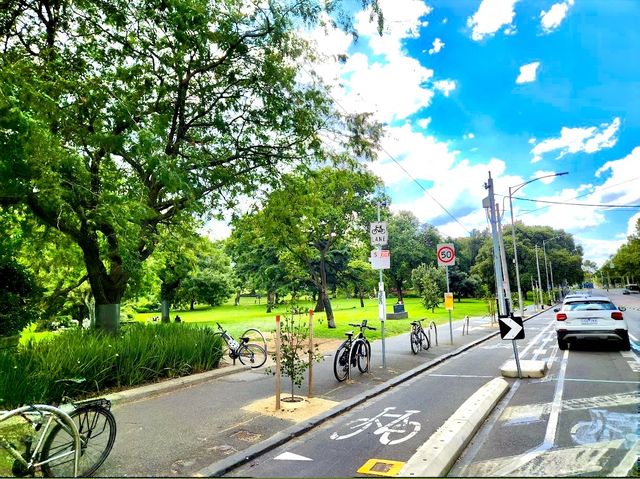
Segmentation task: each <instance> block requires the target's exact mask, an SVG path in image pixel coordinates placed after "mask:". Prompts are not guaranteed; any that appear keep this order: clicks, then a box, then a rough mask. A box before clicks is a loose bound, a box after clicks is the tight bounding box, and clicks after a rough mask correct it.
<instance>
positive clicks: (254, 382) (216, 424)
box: [96, 317, 499, 477]
mask: <svg viewBox="0 0 640 479" xmlns="http://www.w3.org/2000/svg"><path fill="white" fill-rule="evenodd" d="M405 321H406V320H405ZM407 327H408V323H407ZM467 329H468V332H467ZM434 333H435V332H432V347H431V348H430V349H429V350H428V351H426V352H425V351H421V352H420V353H419V354H417V355H414V354H412V352H411V349H410V344H409V335H408V333H407V334H402V335H399V336H395V337H391V338H386V340H385V358H386V368H383V367H382V359H381V358H382V354H381V346H382V342H381V341H379V340H378V341H375V342H374V343H373V344H372V368H371V373H370V374H363V375H361V374H360V373H359V372H356V373H354V377H353V378H352V380H350V381H346V382H343V383H339V382H337V381H336V379H335V378H334V376H333V352H332V351H328V352H327V353H325V355H324V361H322V362H320V363H315V364H314V370H313V378H314V383H313V393H314V394H313V396H314V399H312V400H311V403H312V404H313V403H314V402H316V403H320V406H321V407H320V409H318V410H317V411H316V410H314V409H313V408H311V409H310V414H314V413H316V412H317V414H315V415H314V416H313V417H311V418H303V419H301V418H300V416H296V415H290V416H287V414H280V415H276V414H273V413H268V412H267V411H266V409H265V407H264V405H262V407H260V405H259V403H256V401H259V400H263V402H265V401H266V402H267V403H269V398H274V397H275V380H274V377H273V376H272V375H268V374H266V372H265V367H263V368H260V369H257V370H251V369H246V368H245V367H243V366H228V367H224V368H221V369H218V370H215V371H212V372H208V373H203V374H200V375H194V376H190V377H188V378H181V379H176V380H170V381H166V382H163V383H160V384H155V385H151V386H146V387H142V388H136V389H132V390H129V391H125V392H123V393H117V394H114V395H112V396H111V399H112V400H113V403H114V405H113V412H114V415H115V417H116V421H117V427H118V434H117V438H116V443H115V445H114V448H113V451H112V453H111V455H110V456H109V457H108V459H107V460H106V461H105V463H104V464H103V466H102V467H101V468H100V469H99V470H98V471H97V474H96V475H97V476H101V477H127V476H129V477H149V476H153V477H166V476H183V477H184V476H202V475H205V476H208V475H222V474H223V473H224V472H226V471H227V470H231V468H233V466H235V465H239V464H240V463H241V462H243V461H244V460H245V459H246V458H247V457H253V456H255V455H257V454H259V453H260V452H264V451H266V450H269V449H271V448H273V447H275V446H277V445H278V444H280V443H282V442H284V441H286V440H287V439H288V438H291V437H295V436H297V435H299V434H301V433H302V432H304V431H305V430H307V429H309V428H310V427H313V426H314V425H317V424H320V423H321V422H322V421H323V420H326V419H328V418H329V417H332V416H334V415H337V414H340V413H341V412H343V411H345V410H348V409H350V408H351V407H353V406H355V405H357V404H359V403H361V402H363V401H366V400H367V398H369V397H372V396H374V395H377V394H380V393H381V392H384V391H385V390H388V389H389V388H391V387H393V386H394V385H396V384H399V383H400V382H402V381H405V380H407V379H409V378H410V377H413V376H415V375H417V374H420V372H422V371H424V370H426V369H428V368H429V367H432V366H433V365H435V364H437V363H439V362H441V361H443V360H445V359H446V358H447V357H451V355H457V354H460V353H462V352H463V351H464V350H465V349H467V348H469V347H471V346H472V344H474V343H478V342H483V341H484V340H487V339H489V338H490V337H494V336H496V335H498V334H499V330H498V326H497V323H494V324H491V321H490V320H489V318H486V317H485V318H471V321H470V324H469V327H468V328H465V331H464V333H465V334H463V322H462V321H456V322H454V323H453V344H451V341H450V331H449V325H448V324H443V325H440V326H439V327H438V330H437V334H438V345H436V344H435V334H434ZM287 381H288V379H287V378H283V381H282V384H283V391H285V392H287V391H289V392H290V387H289V386H288V384H287ZM288 387H289V389H287V388H288ZM295 393H296V394H299V395H303V396H305V395H307V393H308V391H307V381H306V380H305V382H304V383H303V385H302V388H301V389H298V388H296V390H295ZM465 399H466V398H452V400H454V401H458V402H459V403H460V404H462V403H463V402H464V401H465ZM273 402H274V403H275V400H274V401H273ZM274 405H275V404H274ZM271 409H273V406H271Z"/></svg>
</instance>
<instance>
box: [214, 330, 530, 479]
mask: <svg viewBox="0 0 640 479" xmlns="http://www.w3.org/2000/svg"><path fill="white" fill-rule="evenodd" d="M530 322H531V321H529V322H527V324H529V323H530ZM528 341H531V339H527V340H524V341H522V342H521V343H522V345H523V346H524V345H525V344H526V343H527V342H528ZM512 358H513V349H512V345H511V342H510V341H502V340H501V339H500V338H499V336H498V337H497V338H495V339H491V340H489V341H487V342H486V343H483V344H482V345H480V346H477V347H475V348H473V349H471V350H468V351H466V352H464V353H462V354H461V355H459V356H457V357H454V358H450V359H448V360H447V361H446V362H444V363H441V364H440V365H438V366H436V367H434V368H432V369H429V370H428V371H427V372H424V373H422V374H420V375H419V376H417V377H415V378H413V379H411V380H409V381H407V382H405V383H402V384H400V385H398V386H396V387H395V388H393V389H391V390H389V391H388V392H386V393H383V394H381V395H380V396H377V397H376V398H373V399H371V400H369V401H367V402H366V403H364V404H362V405H360V406H358V407H355V408H353V409H352V410H351V411H349V412H346V413H344V414H342V415H340V416H339V417H336V418H334V419H332V420H329V421H327V422H325V423H324V424H322V425H321V426H318V427H316V428H314V429H313V430H312V431H309V432H307V433H306V434H304V435H302V436H300V437H299V438H296V439H293V440H291V441H289V442H287V443H286V444H284V445H282V446H280V447H278V448H276V449H274V450H272V451H270V452H268V453H266V454H264V455H262V456H260V457H257V458H255V459H253V460H251V461H249V462H248V463H247V464H245V465H243V466H241V467H239V468H237V469H235V470H232V471H230V472H229V473H228V474H227V476H231V477H243V476H252V477H350V476H356V475H367V474H364V473H358V470H359V469H360V470H362V469H361V468H362V467H363V466H364V465H365V463H367V462H368V461H371V460H374V459H375V460H376V461H374V462H375V463H376V464H375V466H374V468H377V471H375V470H374V472H370V473H371V474H375V475H395V473H397V471H398V469H399V466H401V465H402V464H403V463H405V462H406V461H408V460H409V459H410V458H411V457H412V456H413V454H414V453H415V452H416V450H417V449H418V448H419V447H420V446H421V445H422V444H423V443H425V442H426V441H427V439H428V438H429V437H430V436H431V435H432V434H433V433H434V432H435V431H436V430H437V429H438V428H439V427H440V426H442V425H443V424H444V422H445V421H446V420H447V419H448V418H449V417H450V416H451V415H452V414H453V413H454V412H455V411H456V410H457V409H458V408H459V407H460V406H461V405H462V404H463V403H464V402H465V400H466V399H467V398H469V397H470V396H471V395H472V394H474V393H475V392H476V391H477V390H478V389H479V388H480V387H482V386H483V385H485V384H486V383H487V382H489V381H491V380H492V379H494V378H495V377H497V376H500V371H499V368H500V366H501V365H502V364H503V363H504V362H505V361H506V360H509V359H512ZM511 381H512V380H511ZM389 461H395V462H396V463H398V465H397V466H396V468H395V469H394V468H393V465H392V462H389ZM385 471H386V473H385Z"/></svg>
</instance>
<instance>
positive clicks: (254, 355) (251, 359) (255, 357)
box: [238, 343, 267, 369]
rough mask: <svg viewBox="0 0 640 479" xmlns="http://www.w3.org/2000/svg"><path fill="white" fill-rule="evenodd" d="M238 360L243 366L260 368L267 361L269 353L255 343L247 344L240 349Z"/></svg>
mask: <svg viewBox="0 0 640 479" xmlns="http://www.w3.org/2000/svg"><path fill="white" fill-rule="evenodd" d="M238 358H239V359H240V362H241V363H242V364H245V365H247V366H251V367H252V368H254V369H255V368H259V367H260V366H262V365H263V364H264V363H265V362H266V361H267V352H266V351H265V349H264V348H263V347H262V346H259V345H257V344H253V343H247V344H243V345H242V346H240V349H238Z"/></svg>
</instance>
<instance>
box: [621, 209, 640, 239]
mask: <svg viewBox="0 0 640 479" xmlns="http://www.w3.org/2000/svg"><path fill="white" fill-rule="evenodd" d="M638 220H640V211H639V212H638V213H636V214H635V215H633V216H632V217H631V218H629V221H628V222H627V234H626V235H624V239H625V240H626V239H627V236H634V235H636V234H637V233H638V230H637V228H636V224H637V223H638Z"/></svg>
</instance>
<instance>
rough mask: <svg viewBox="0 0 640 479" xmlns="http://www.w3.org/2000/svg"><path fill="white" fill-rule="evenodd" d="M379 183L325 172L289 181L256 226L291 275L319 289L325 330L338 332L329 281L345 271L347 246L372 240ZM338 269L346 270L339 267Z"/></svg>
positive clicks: (353, 172)
mask: <svg viewBox="0 0 640 479" xmlns="http://www.w3.org/2000/svg"><path fill="white" fill-rule="evenodd" d="M379 185H380V180H379V179H378V178H377V177H375V176H373V175H372V174H370V173H368V172H366V171H365V170H364V169H360V168H357V166H356V165H351V167H349V168H331V167H324V168H319V169H316V170H305V171H301V172H296V173H293V174H290V175H287V177H286V179H285V181H284V187H283V188H281V189H278V190H274V191H272V192H271V193H270V194H269V196H268V198H267V199H266V201H265V203H264V208H263V209H262V210H261V211H259V212H257V213H255V215H254V218H253V220H252V224H253V226H254V227H255V228H256V230H257V231H259V237H260V238H262V241H264V242H265V243H267V244H269V245H270V246H271V247H275V248H276V250H277V251H278V258H280V259H283V260H284V261H285V262H286V263H287V264H289V265H290V266H289V268H290V269H292V268H293V269H297V270H299V271H306V275H307V278H309V279H311V281H313V283H314V284H315V285H316V287H317V290H318V293H319V301H321V306H323V307H324V311H325V313H326V315H327V325H328V326H329V327H330V328H335V321H334V317H333V311H332V309H331V302H330V300H329V294H328V291H329V277H330V275H331V274H334V275H337V273H338V271H336V269H337V268H339V267H341V268H343V269H344V268H346V267H347V264H348V258H346V257H345V256H344V252H345V251H347V250H348V245H349V244H350V243H351V242H353V241H357V240H358V239H359V240H360V241H366V240H367V239H368V237H367V236H368V234H367V231H368V224H369V222H370V221H371V219H372V218H373V215H374V212H375V205H376V204H377V201H378V200H377V199H376V197H375V191H376V188H377V187H378V186H379ZM338 264H340V265H342V266H338Z"/></svg>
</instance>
